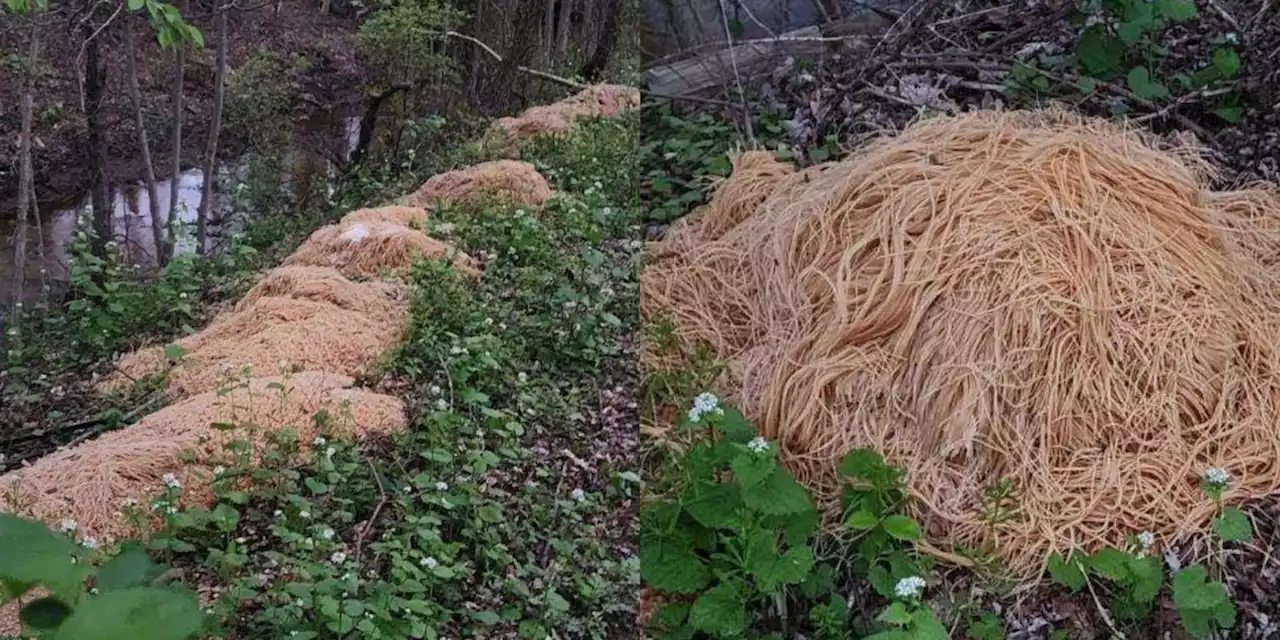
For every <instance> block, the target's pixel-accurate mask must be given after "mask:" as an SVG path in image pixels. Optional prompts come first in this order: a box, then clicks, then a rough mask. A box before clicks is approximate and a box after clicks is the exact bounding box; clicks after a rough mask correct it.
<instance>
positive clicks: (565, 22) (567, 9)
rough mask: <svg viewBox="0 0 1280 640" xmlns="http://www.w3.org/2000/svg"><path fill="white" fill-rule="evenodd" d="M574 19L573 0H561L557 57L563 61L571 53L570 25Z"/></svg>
mask: <svg viewBox="0 0 1280 640" xmlns="http://www.w3.org/2000/svg"><path fill="white" fill-rule="evenodd" d="M572 21H573V0H560V24H559V27H560V35H559V36H557V38H556V58H557V61H563V60H564V59H565V57H566V56H568V55H569V26H570V23H572Z"/></svg>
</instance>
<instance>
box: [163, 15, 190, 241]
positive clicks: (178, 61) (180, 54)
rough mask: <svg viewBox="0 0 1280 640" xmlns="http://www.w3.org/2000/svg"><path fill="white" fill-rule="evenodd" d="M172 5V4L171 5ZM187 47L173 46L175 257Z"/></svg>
mask: <svg viewBox="0 0 1280 640" xmlns="http://www.w3.org/2000/svg"><path fill="white" fill-rule="evenodd" d="M170 6H172V5H170ZM178 13H179V14H180V15H183V16H185V15H187V0H179V6H178ZM163 33H164V32H161V44H164V38H163ZM186 51H187V50H186V47H185V46H183V43H182V42H178V43H176V46H175V47H174V48H173V56H174V58H173V62H174V65H173V89H172V92H173V93H172V94H171V96H170V100H171V101H172V102H171V105H170V106H171V107H172V110H171V111H170V115H169V117H170V118H171V122H170V124H171V125H172V126H173V158H172V162H171V163H170V165H169V166H170V169H171V171H170V174H169V175H170V178H169V214H168V215H169V217H168V219H167V220H166V221H165V235H166V242H165V248H164V252H165V256H166V258H169V257H173V249H174V245H175V244H176V242H175V235H174V234H175V233H176V232H175V228H176V227H177V220H178V204H179V201H180V200H179V198H178V196H179V187H181V185H182V180H180V178H181V176H182V116H183V110H182V85H183V82H184V81H185V80H186V61H187V58H186Z"/></svg>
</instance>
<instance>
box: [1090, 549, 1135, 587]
mask: <svg viewBox="0 0 1280 640" xmlns="http://www.w3.org/2000/svg"><path fill="white" fill-rule="evenodd" d="M1089 567H1090V568H1092V569H1093V570H1094V571H1095V572H1097V574H1098V575H1100V576H1102V577H1104V578H1106V579H1107V580H1110V581H1112V582H1124V581H1125V580H1126V579H1128V577H1129V554H1127V553H1125V552H1123V551H1120V550H1119V549H1114V548H1111V547H1107V548H1105V549H1101V550H1099V551H1098V552H1097V553H1095V554H1093V557H1091V558H1089Z"/></svg>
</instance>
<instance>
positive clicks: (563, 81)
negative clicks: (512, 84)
mask: <svg viewBox="0 0 1280 640" xmlns="http://www.w3.org/2000/svg"><path fill="white" fill-rule="evenodd" d="M444 35H445V36H446V37H450V38H458V39H459V40H466V41H467V42H470V43H471V44H474V45H476V46H477V47H480V48H481V49H483V50H484V51H485V52H486V53H488V54H489V55H490V56H491V57H492V58H493V59H494V60H497V61H498V62H505V60H504V59H503V58H502V56H501V55H499V54H498V52H497V51H494V50H493V47H490V46H489V45H487V44H485V43H484V42H481V41H480V40H478V39H476V38H473V37H471V36H469V35H466V34H464V33H458V32H457V31H446V32H445V34H444ZM516 71H519V72H520V73H524V74H527V75H531V76H533V77H535V78H542V79H543V80H548V81H550V82H554V83H556V84H561V85H564V86H566V87H570V88H572V89H586V88H587V85H585V84H582V83H581V82H576V81H574V80H570V79H568V78H562V77H560V76H557V75H554V74H551V73H547V72H546V71H538V70H537V69H530V68H529V67H526V66H523V65H518V66H516Z"/></svg>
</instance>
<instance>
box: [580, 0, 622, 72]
mask: <svg viewBox="0 0 1280 640" xmlns="http://www.w3.org/2000/svg"><path fill="white" fill-rule="evenodd" d="M620 13H622V0H606V2H605V6H604V20H603V21H602V22H603V24H602V25H601V26H600V29H601V30H600V42H598V43H597V44H596V50H595V52H594V53H592V54H591V59H590V60H587V63H586V64H584V65H582V72H581V75H582V77H583V78H585V79H586V80H587V82H597V81H599V80H600V76H601V74H603V73H604V70H605V68H606V67H608V66H609V58H610V57H612V56H613V50H614V49H615V48H617V46H618V14H620Z"/></svg>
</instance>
